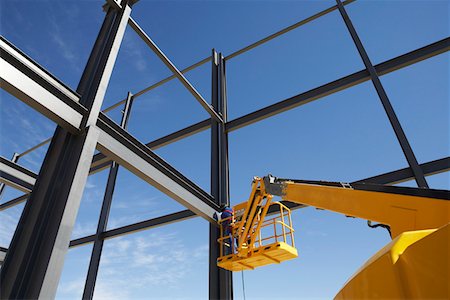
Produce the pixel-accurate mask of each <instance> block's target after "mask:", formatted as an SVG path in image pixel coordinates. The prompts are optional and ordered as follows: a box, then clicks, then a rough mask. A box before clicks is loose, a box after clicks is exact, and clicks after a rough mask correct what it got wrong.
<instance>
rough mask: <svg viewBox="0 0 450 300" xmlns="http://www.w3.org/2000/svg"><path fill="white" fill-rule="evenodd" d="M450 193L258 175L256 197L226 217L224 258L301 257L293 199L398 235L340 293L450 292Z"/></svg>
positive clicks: (252, 262)
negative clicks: (227, 227)
mask: <svg viewBox="0 0 450 300" xmlns="http://www.w3.org/2000/svg"><path fill="white" fill-rule="evenodd" d="M274 196H279V197H281V199H282V200H284V201H283V202H284V203H283V202H280V201H275V200H274ZM449 200H450V191H447V190H435V189H420V188H409V187H396V186H385V185H376V184H366V183H353V184H349V183H341V182H326V181H306V180H292V179H282V178H276V177H273V176H271V175H269V176H266V177H263V178H260V177H255V178H254V179H253V182H252V190H251V193H250V197H249V199H248V200H247V201H246V202H243V203H240V204H237V205H235V206H234V207H233V210H234V215H233V216H232V217H230V218H228V219H222V220H219V225H220V226H221V227H222V224H227V226H231V230H228V231H225V230H224V228H221V229H222V230H221V232H222V235H221V237H220V238H219V239H218V243H219V245H220V257H219V258H218V259H217V265H218V266H219V267H222V268H224V269H226V270H230V271H243V270H253V269H255V268H257V267H261V266H264V265H268V264H272V263H281V262H283V261H286V260H289V259H293V258H296V257H297V256H298V252H297V249H296V247H295V241H294V227H293V224H292V219H291V211H290V209H289V208H288V207H287V206H286V204H287V203H289V202H290V203H296V204H300V205H301V206H312V207H315V208H318V209H323V210H329V211H333V212H337V213H341V214H344V215H345V216H348V217H355V218H361V219H365V220H368V224H369V226H371V227H374V226H382V227H385V228H386V229H388V230H389V233H390V234H391V237H392V241H391V242H390V243H388V244H387V245H386V246H385V247H383V248H382V249H381V250H379V251H378V252H377V253H376V254H375V255H374V256H373V257H372V258H370V259H369V260H368V261H367V262H366V263H365V264H364V265H363V266H362V267H361V268H360V269H359V270H358V271H357V272H356V273H355V274H354V275H353V276H352V277H351V278H350V279H349V280H348V281H347V283H346V284H345V286H344V287H343V288H342V289H341V291H339V293H338V294H337V295H336V299H367V298H371V299H372V298H376V299H413V298H414V299H450V298H449V286H450V281H449V272H450V201H449ZM286 201H287V202H286ZM372 222H377V223H378V224H377V225H371V224H372ZM230 223H231V225H230ZM224 232H231V233H230V235H229V236H224V234H223V233H224Z"/></svg>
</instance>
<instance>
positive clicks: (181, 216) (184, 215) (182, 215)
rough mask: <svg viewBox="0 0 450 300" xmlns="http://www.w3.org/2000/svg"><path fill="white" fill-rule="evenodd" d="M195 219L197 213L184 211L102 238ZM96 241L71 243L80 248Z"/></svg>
mask: <svg viewBox="0 0 450 300" xmlns="http://www.w3.org/2000/svg"><path fill="white" fill-rule="evenodd" d="M195 217H198V216H197V215H196V214H195V213H193V212H192V211H190V210H182V211H179V212H175V213H171V214H168V215H164V216H161V217H157V218H153V219H149V220H145V221H142V222H137V223H134V224H130V225H126V226H122V227H119V228H115V229H111V230H108V231H105V232H104V233H103V234H102V238H103V239H105V240H106V239H112V238H115V237H118V236H123V235H127V234H131V233H135V232H138V231H142V230H147V229H150V228H155V227H159V226H163V225H168V224H172V223H175V222H180V221H184V220H188V219H191V218H195ZM94 240H95V234H93V235H89V236H85V237H82V238H78V239H75V240H72V241H71V242H70V247H78V246H82V245H87V244H90V243H93V242H94Z"/></svg>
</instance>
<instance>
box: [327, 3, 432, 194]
mask: <svg viewBox="0 0 450 300" xmlns="http://www.w3.org/2000/svg"><path fill="white" fill-rule="evenodd" d="M336 3H337V6H338V9H339V12H340V14H341V16H342V19H343V20H344V23H345V26H346V27H347V29H348V31H349V33H350V36H351V37H352V40H353V42H354V43H355V46H356V48H357V49H358V52H359V55H360V56H361V59H362V61H363V62H364V65H365V66H366V69H367V71H368V72H369V74H370V79H371V80H372V83H373V86H374V87H375V90H376V91H377V94H378V97H379V98H380V100H381V103H382V104H383V107H384V110H385V112H386V115H387V117H388V119H389V122H390V123H391V126H392V129H393V130H394V132H395V135H396V137H397V140H398V142H399V144H400V147H401V148H402V151H403V154H404V155H405V158H406V160H407V161H408V164H409V167H410V168H411V170H412V171H413V173H414V179H415V181H416V182H417V185H418V186H419V187H422V188H428V184H427V181H426V179H425V176H424V175H423V171H422V169H421V168H420V166H419V163H418V162H417V159H416V156H415V155H414V152H413V150H412V148H411V145H410V144H409V141H408V139H407V137H406V134H405V132H404V131H403V128H402V126H401V124H400V121H399V120H398V118H397V115H396V114H395V111H394V108H393V107H392V104H391V101H390V100H389V97H388V95H387V93H386V91H385V89H384V87H383V84H382V83H381V81H380V78H379V77H378V73H377V71H376V70H375V68H374V67H373V64H372V62H371V61H370V58H369V55H368V54H367V52H366V49H365V48H364V46H363V44H362V42H361V40H360V39H359V36H358V33H357V32H356V29H355V27H354V26H353V23H352V21H351V20H350V18H349V16H348V15H347V12H346V10H345V8H344V5H342V2H341V0H336Z"/></svg>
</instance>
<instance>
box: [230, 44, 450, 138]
mask: <svg viewBox="0 0 450 300" xmlns="http://www.w3.org/2000/svg"><path fill="white" fill-rule="evenodd" d="M448 50H450V38H445V39H443V40H440V41H438V42H436V43H433V44H430V45H428V46H425V47H422V48H420V49H417V50H414V51H411V52H409V53H406V54H404V55H401V56H398V57H396V58H393V59H391V60H388V61H385V62H383V63H380V64H378V65H376V66H374V67H375V69H376V71H377V73H378V75H380V76H381V75H385V74H388V73H390V72H393V71H395V70H398V69H400V68H404V67H406V66H409V65H411V64H414V63H416V62H419V61H421V60H424V59H427V58H430V57H432V56H436V55H438V54H441V53H443V52H446V51H448ZM368 80H370V74H369V72H368V71H367V70H362V71H359V72H356V73H353V74H351V75H348V76H345V77H342V78H340V79H337V80H335V81H332V82H329V83H327V84H324V85H322V86H320V87H317V88H314V89H312V90H309V91H307V92H304V93H301V94H298V95H296V96H294V97H291V98H288V99H286V100H283V101H280V102H277V103H275V104H272V105H269V106H266V107H264V108H261V109H259V110H257V111H254V112H252V113H249V114H247V115H244V116H242V117H239V118H236V119H234V120H231V121H229V122H227V123H226V130H227V131H228V132H230V131H234V130H237V129H239V128H242V127H245V126H248V125H251V124H253V123H256V122H258V121H261V120H264V119H266V118H268V117H271V116H274V115H276V114H279V113H282V112H284V111H287V110H290V109H293V108H295V107H298V106H300V105H304V104H306V103H309V102H311V101H314V100H317V99H320V98H323V97H325V96H328V95H330V94H333V93H336V92H339V91H341V90H343V89H347V88H349V87H352V86H354V85H357V84H359V83H362V82H365V81H368Z"/></svg>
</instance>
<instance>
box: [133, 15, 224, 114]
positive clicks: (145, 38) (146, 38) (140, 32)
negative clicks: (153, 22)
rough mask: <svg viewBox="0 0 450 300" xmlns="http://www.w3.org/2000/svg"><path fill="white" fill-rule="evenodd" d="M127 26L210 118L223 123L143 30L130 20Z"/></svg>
mask: <svg viewBox="0 0 450 300" xmlns="http://www.w3.org/2000/svg"><path fill="white" fill-rule="evenodd" d="M129 24H130V26H131V28H133V30H134V31H135V32H136V33H137V34H138V35H139V36H140V37H141V38H142V40H143V41H144V42H145V43H146V44H147V45H148V46H149V47H150V49H152V50H153V52H155V54H156V55H157V56H158V57H159V58H160V59H161V60H162V62H163V63H164V64H165V65H166V66H167V67H168V68H169V69H170V70H171V71H172V72H173V74H174V75H175V76H176V77H177V78H178V79H179V80H180V82H181V83H182V84H183V85H184V87H185V88H186V89H187V90H188V91H189V92H190V93H191V94H192V96H194V98H195V99H196V100H197V101H198V102H199V103H200V105H201V106H203V108H204V109H205V110H206V111H207V112H208V114H210V115H211V117H212V118H214V119H215V120H217V121H219V122H223V120H222V117H221V116H220V114H218V113H217V112H216V111H215V110H214V108H213V107H212V106H211V105H210V104H209V103H208V102H206V100H205V99H203V97H202V96H201V95H200V93H199V92H198V91H197V90H196V89H195V88H194V86H192V84H191V83H190V82H189V81H188V80H187V78H186V77H184V75H183V73H182V72H180V71H179V70H178V69H177V67H175V65H174V64H173V63H172V62H171V61H170V59H169V58H168V57H167V56H166V55H165V54H164V53H163V52H162V51H161V49H159V48H158V46H157V45H156V44H155V42H153V40H152V39H151V38H150V37H149V36H148V35H147V34H146V33H145V32H144V30H143V29H142V28H141V27H139V25H138V24H137V23H136V22H135V21H134V20H133V19H132V18H130V20H129Z"/></svg>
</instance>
